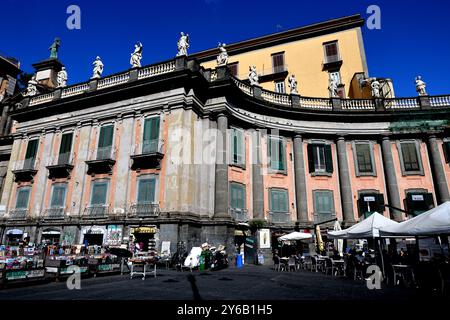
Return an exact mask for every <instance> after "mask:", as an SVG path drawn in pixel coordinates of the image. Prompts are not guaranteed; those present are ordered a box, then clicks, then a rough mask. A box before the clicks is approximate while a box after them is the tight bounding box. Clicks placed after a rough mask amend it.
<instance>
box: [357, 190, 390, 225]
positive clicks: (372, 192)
mask: <svg viewBox="0 0 450 320" xmlns="http://www.w3.org/2000/svg"><path fill="white" fill-rule="evenodd" d="M357 194H358V200H357V207H358V217H359V219H360V221H361V220H364V219H367V218H368V217H370V215H372V214H373V213H374V212H375V211H376V210H373V212H372V213H371V214H370V215H368V216H366V215H365V213H366V212H367V211H366V212H364V213H362V212H361V207H360V202H359V201H360V200H361V197H362V196H363V195H367V196H371V195H376V196H378V197H382V198H383V205H384V204H385V198H384V194H383V193H381V192H380V191H379V190H375V189H364V190H358V192H357ZM375 202H376V203H378V202H379V199H375ZM382 209H383V210H382V211H381V212H379V211H377V212H378V213H380V214H383V212H385V211H386V208H385V207H382ZM361 217H364V219H361Z"/></svg>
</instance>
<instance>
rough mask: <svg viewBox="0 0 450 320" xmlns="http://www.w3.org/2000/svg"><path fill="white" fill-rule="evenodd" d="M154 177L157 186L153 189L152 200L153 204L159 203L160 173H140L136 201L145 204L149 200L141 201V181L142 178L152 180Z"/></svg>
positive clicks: (137, 181)
mask: <svg viewBox="0 0 450 320" xmlns="http://www.w3.org/2000/svg"><path fill="white" fill-rule="evenodd" d="M151 179H153V180H154V181H155V187H154V191H153V200H152V201H151V204H159V175H157V174H142V175H139V176H138V177H137V179H136V196H135V203H136V204H143V203H147V202H145V201H144V202H139V190H140V182H141V181H142V180H151Z"/></svg>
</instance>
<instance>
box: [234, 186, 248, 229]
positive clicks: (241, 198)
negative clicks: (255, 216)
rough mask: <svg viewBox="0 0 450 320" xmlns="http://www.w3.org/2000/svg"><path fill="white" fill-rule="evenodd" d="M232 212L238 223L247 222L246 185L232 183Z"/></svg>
mask: <svg viewBox="0 0 450 320" xmlns="http://www.w3.org/2000/svg"><path fill="white" fill-rule="evenodd" d="M230 210H231V215H232V217H233V218H234V219H235V220H237V221H246V220H247V218H246V213H247V210H246V206H245V185H243V184H241V183H237V182H231V183H230Z"/></svg>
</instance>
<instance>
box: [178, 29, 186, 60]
mask: <svg viewBox="0 0 450 320" xmlns="http://www.w3.org/2000/svg"><path fill="white" fill-rule="evenodd" d="M188 48H189V34H184V32H181V33H180V39H178V53H177V57H178V56H187V55H188V53H187V49H188Z"/></svg>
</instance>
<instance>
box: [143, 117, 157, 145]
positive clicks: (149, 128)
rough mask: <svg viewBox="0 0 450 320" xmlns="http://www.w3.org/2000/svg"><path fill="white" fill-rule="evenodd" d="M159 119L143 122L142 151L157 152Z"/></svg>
mask: <svg viewBox="0 0 450 320" xmlns="http://www.w3.org/2000/svg"><path fill="white" fill-rule="evenodd" d="M158 140H159V117H154V118H150V119H146V120H145V122H144V136H143V151H144V152H156V151H158Z"/></svg>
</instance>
